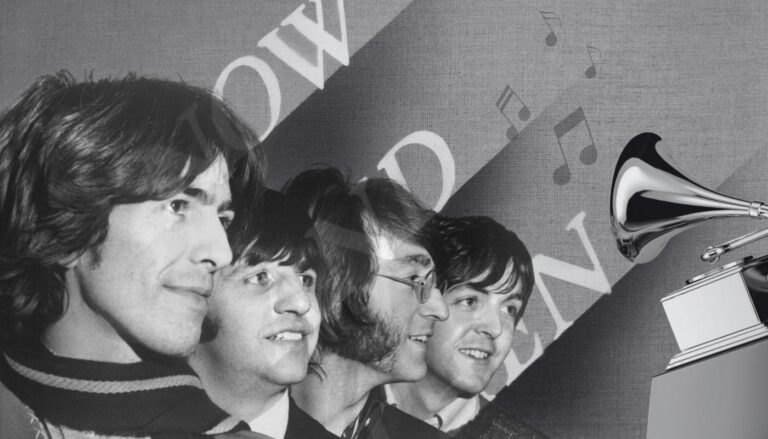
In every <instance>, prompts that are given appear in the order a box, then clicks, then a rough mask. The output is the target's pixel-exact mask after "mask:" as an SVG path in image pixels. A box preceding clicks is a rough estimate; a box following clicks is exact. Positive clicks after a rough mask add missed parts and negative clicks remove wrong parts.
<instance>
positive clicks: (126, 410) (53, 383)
mask: <svg viewBox="0 0 768 439" xmlns="http://www.w3.org/2000/svg"><path fill="white" fill-rule="evenodd" d="M0 381H2V382H3V384H5V386H6V387H8V388H9V389H10V390H11V391H12V392H13V393H14V394H15V395H16V396H17V397H18V398H19V399H20V400H21V401H22V402H23V403H24V404H26V405H27V406H28V407H29V408H30V409H31V410H32V411H33V412H34V415H35V416H36V417H37V418H38V419H40V420H41V421H43V422H41V424H42V425H43V426H44V427H45V426H46V425H51V426H55V428H56V429H57V430H61V429H62V428H63V429H65V430H74V431H80V432H89V433H95V436H100V435H107V436H111V437H115V436H116V437H153V438H183V437H198V436H202V435H207V434H218V433H223V432H226V431H231V430H242V429H246V430H247V425H245V424H243V423H240V422H238V421H237V420H236V419H234V418H232V417H229V416H228V415H227V414H226V413H224V412H223V411H222V410H221V409H219V408H218V407H217V406H216V405H214V404H213V402H211V400H210V399H209V398H208V396H207V395H206V393H205V391H204V390H203V388H202V384H201V382H200V379H199V378H198V377H197V376H196V375H195V374H194V372H192V369H190V368H189V366H187V364H186V363H185V362H184V361H182V360H176V359H174V360H169V362H168V363H159V362H150V361H142V362H139V363H132V364H119V363H104V362H97V361H88V360H76V359H71V358H63V357H58V356H55V355H53V354H51V353H50V352H48V351H47V350H46V349H45V348H44V347H42V345H40V344H38V345H37V346H24V347H19V346H14V347H3V349H2V351H0Z"/></svg>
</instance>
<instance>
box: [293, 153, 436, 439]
mask: <svg viewBox="0 0 768 439" xmlns="http://www.w3.org/2000/svg"><path fill="white" fill-rule="evenodd" d="M284 192H285V193H286V194H287V195H288V196H289V197H293V198H295V199H297V200H299V202H301V203H302V204H304V205H305V206H307V207H306V210H307V211H308V212H309V214H310V216H311V217H312V220H313V222H314V229H315V232H316V235H315V237H316V239H317V240H318V242H319V245H320V248H321V249H322V254H323V256H324V258H325V261H326V264H327V265H328V272H329V275H328V276H327V280H326V281H323V282H321V284H320V285H319V288H318V301H319V304H320V310H321V313H322V323H321V326H320V339H319V342H318V363H319V364H318V373H316V374H315V373H313V374H309V375H308V376H307V378H306V379H305V380H304V381H303V382H301V383H300V384H298V385H296V386H294V387H293V396H294V397H295V398H296V401H297V403H298V404H299V406H300V407H301V408H303V409H304V410H306V411H307V413H309V414H310V415H311V416H312V417H314V418H315V419H317V420H318V421H319V422H320V423H321V424H323V426H325V428H327V429H328V430H329V431H330V432H331V433H334V434H336V435H339V436H341V437H342V438H344V439H358V438H378V437H382V438H383V437H397V438H400V439H404V438H409V437H413V438H430V437H440V436H441V434H440V432H439V431H438V430H435V429H433V428H431V427H429V426H428V425H426V424H424V423H422V422H420V421H419V420H418V419H415V418H413V417H411V416H409V415H407V414H405V413H403V412H400V411H398V410H393V409H392V408H391V407H389V406H387V405H386V404H381V403H379V402H378V401H376V400H375V399H373V398H370V395H371V391H372V390H373V389H375V388H376V387H377V386H380V385H382V384H384V383H389V382H395V381H415V380H419V379H421V378H423V377H424V374H425V373H426V365H425V364H424V355H425V352H426V342H427V340H428V339H429V337H430V336H431V335H432V325H433V323H434V322H435V321H437V320H444V319H445V318H446V317H447V312H446V311H447V310H446V306H445V303H444V302H443V299H442V297H441V296H440V292H439V291H438V290H437V289H436V288H435V282H434V280H435V277H434V264H433V262H432V257H431V256H430V252H429V250H428V247H427V243H428V242H430V240H429V239H428V236H427V234H426V231H425V229H424V227H423V226H424V225H425V224H426V222H427V221H428V220H429V217H430V216H431V215H430V212H428V211H427V210H425V209H424V208H423V207H422V206H421V205H420V204H419V203H418V202H417V201H416V199H415V198H414V197H413V196H412V195H411V194H410V193H408V192H407V191H406V190H405V189H403V188H402V187H401V186H399V185H398V184H397V183H395V182H393V181H391V180H387V179H370V180H366V181H364V182H361V183H357V184H355V185H352V184H350V183H349V182H348V181H347V180H346V178H345V177H344V176H343V175H342V174H341V173H340V172H339V171H338V170H336V169H333V168H323V169H311V170H307V171H304V172H302V173H301V174H299V175H298V176H297V177H295V178H294V179H293V180H292V181H291V182H289V184H288V185H287V186H286V188H285V189H284Z"/></svg>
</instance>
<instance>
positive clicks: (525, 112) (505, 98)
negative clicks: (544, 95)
mask: <svg viewBox="0 0 768 439" xmlns="http://www.w3.org/2000/svg"><path fill="white" fill-rule="evenodd" d="M512 97H515V98H516V99H517V101H518V102H520V110H519V111H518V112H517V117H518V118H519V119H520V120H522V121H526V120H528V118H530V117H531V110H530V109H529V108H528V106H527V105H525V102H523V100H522V99H520V96H518V94H517V93H515V91H514V90H512V88H511V87H510V86H509V85H507V86H506V87H504V90H503V91H502V92H501V96H499V99H498V100H496V108H498V109H499V112H500V113H501V115H502V116H504V118H506V119H507V121H509V128H508V129H507V138H508V139H509V140H514V139H515V138H516V137H517V135H518V134H519V133H518V132H517V128H515V125H514V123H513V122H512V119H510V118H509V116H507V114H506V113H505V110H506V108H507V105H508V104H509V101H510V100H512Z"/></svg>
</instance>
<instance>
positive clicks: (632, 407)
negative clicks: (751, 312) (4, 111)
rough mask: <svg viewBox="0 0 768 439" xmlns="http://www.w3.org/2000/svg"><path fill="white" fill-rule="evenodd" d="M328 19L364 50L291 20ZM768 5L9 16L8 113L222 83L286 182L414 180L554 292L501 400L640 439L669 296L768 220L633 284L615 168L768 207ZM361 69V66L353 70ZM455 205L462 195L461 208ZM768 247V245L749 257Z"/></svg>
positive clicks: (81, 8)
mask: <svg viewBox="0 0 768 439" xmlns="http://www.w3.org/2000/svg"><path fill="white" fill-rule="evenodd" d="M318 5H321V6H322V11H323V17H324V20H323V26H322V28H324V32H327V35H326V37H328V38H330V39H331V40H341V39H342V38H341V35H343V31H346V36H347V40H346V41H338V42H333V41H332V42H331V43H327V41H329V40H328V39H326V40H325V41H326V42H325V43H318V42H319V41H322V40H320V39H318V38H320V37H322V35H321V34H318V33H311V32H310V35H307V34H302V33H301V31H299V30H297V28H296V27H295V26H293V25H291V24H290V20H288V22H286V21H285V20H286V19H287V18H288V17H289V16H292V14H295V13H297V12H296V10H297V8H300V7H302V6H303V7H304V10H303V12H302V11H299V12H298V13H301V14H304V15H305V17H309V19H311V20H313V21H317V16H316V12H317V11H318V9H319V8H318ZM766 8H768V6H766V3H765V2H763V1H742V2H738V3H735V2H730V1H654V2H644V1H628V0H625V1H611V2H609V1H594V0H587V1H580V2H565V1H540V2H525V3H523V2H512V1H475V2H461V1H419V0H417V1H414V2H410V1H407V0H401V1H395V2H386V3H384V2H376V1H374V0H358V1H354V2H351V1H347V2H341V1H340V0H323V1H322V2H318V1H299V0H292V1H256V2H254V1H233V2H213V1H208V2H203V1H195V2H188V1H184V2H182V1H170V2H162V3H160V2H149V1H137V2H117V1H112V2H96V1H62V2H40V1H23V2H22V1H5V2H4V8H3V14H2V15H0V60H1V61H2V67H0V85H1V86H0V105H2V106H3V107H6V106H8V105H10V104H11V103H12V102H13V101H14V99H15V98H16V96H18V94H19V93H20V92H21V91H22V90H23V89H24V88H26V87H27V86H28V85H29V83H31V81H32V80H33V79H34V78H35V77H37V76H38V75H42V74H46V73H51V72H54V71H56V70H58V69H62V68H65V69H68V70H70V71H72V72H73V73H74V74H75V75H76V76H78V77H83V76H85V75H86V74H90V73H92V74H93V76H94V77H96V78H100V77H106V76H112V77H120V76H123V75H125V74H126V73H128V72H129V71H135V72H137V73H139V74H143V75H152V76H162V77H168V78H182V79H184V80H186V81H187V82H190V83H193V84H195V85H201V86H204V87H208V88H211V89H213V88H214V86H215V84H216V83H217V81H219V82H220V83H222V84H223V85H224V86H223V95H224V97H225V98H226V99H227V100H228V101H230V102H231V103H232V104H233V105H234V106H235V107H236V108H237V109H238V110H239V111H241V112H242V113H243V114H244V115H245V116H246V118H247V119H248V120H249V122H250V123H252V124H253V126H254V127H255V128H256V129H257V130H258V131H259V132H260V133H262V134H266V133H267V131H269V136H266V139H265V148H266V151H267V155H268V157H269V161H270V174H269V182H270V184H271V185H273V186H279V185H280V184H281V183H282V182H284V181H285V179H287V178H288V177H290V176H291V175H293V174H294V173H296V172H298V171H299V170H301V169H303V168H304V167H306V166H309V165H312V164H315V163H330V164H334V165H336V166H339V167H342V168H343V169H345V170H347V171H349V172H350V173H351V174H352V175H353V176H354V177H355V178H362V177H364V176H377V175H389V176H391V177H400V178H401V179H402V181H404V182H405V183H406V184H407V185H408V186H409V188H410V189H411V190H412V191H413V192H415V193H416V194H418V195H419V196H420V197H421V198H422V200H424V201H425V202H426V203H427V204H430V205H432V206H435V205H436V204H438V203H439V206H438V207H442V208H443V210H444V211H446V212H448V213H452V214H486V215H491V216H494V217H496V218H497V219H498V220H500V221H502V222H503V223H505V224H506V225H507V226H509V227H512V228H513V229H515V230H516V231H517V232H518V233H519V234H520V236H521V237H522V238H523V240H524V241H525V242H526V244H527V245H528V246H529V248H530V249H531V253H532V254H534V255H535V265H536V268H537V273H538V275H539V276H538V278H537V287H536V290H535V291H534V295H533V297H532V299H531V304H530V305H529V308H528V310H527V311H526V315H525V317H524V319H523V325H522V326H521V327H520V328H519V331H518V333H517V334H516V342H515V346H514V353H513V354H511V356H510V358H508V360H507V362H506V367H505V370H504V371H503V372H502V373H500V374H498V376H497V377H496V379H495V380H494V383H493V385H492V386H491V389H489V394H490V395H491V396H493V395H495V394H497V393H498V392H499V391H500V390H501V389H502V387H504V385H505V384H508V383H510V382H512V385H511V386H510V387H507V388H506V389H505V390H503V391H502V393H501V394H499V395H498V396H497V397H498V398H499V401H501V403H502V404H505V405H507V406H508V407H510V408H512V409H514V410H515V411H516V412H518V413H519V414H520V415H521V416H523V417H524V418H526V419H528V420H529V421H530V422H531V423H532V424H533V425H535V426H537V427H539V428H541V429H542V430H543V431H544V432H546V433H550V434H552V435H553V436H558V437H606V438H608V437H637V436H643V435H644V432H645V423H646V417H647V403H648V394H649V388H650V379H651V377H652V376H653V375H654V374H656V373H659V372H661V371H662V370H663V368H664V365H665V364H666V362H667V360H668V359H669V357H670V356H671V355H672V354H674V352H675V346H674V341H673V340H672V339H671V333H670V332H669V329H668V326H667V325H666V321H665V319H664V317H663V315H662V312H661V308H660V305H659V304H658V299H659V298H660V297H661V296H663V295H664V294H665V293H667V292H670V291H672V290H675V289H677V288H679V287H681V286H682V283H683V281H684V280H685V279H686V278H689V277H691V276H693V275H695V274H697V273H700V272H703V271H705V270H707V269H708V268H709V267H708V266H705V265H703V264H702V263H700V262H697V253H698V252H699V251H700V250H701V249H703V248H705V247H706V246H707V245H710V244H714V243H717V242H719V241H725V240H728V239H730V238H733V237H735V236H737V235H738V234H741V233H744V232H746V231H749V230H751V229H752V228H754V226H755V224H750V223H749V222H748V221H746V220H734V221H729V222H720V223H717V224H710V225H706V226H704V227H702V228H700V229H698V230H695V231H691V232H688V233H686V234H684V235H681V236H680V237H679V238H677V239H676V240H675V241H673V242H672V243H671V244H670V247H669V248H668V249H667V252H666V253H665V254H663V255H662V256H661V257H660V258H659V259H658V260H656V261H654V262H652V263H651V264H648V265H645V266H641V267H637V268H632V265H631V264H630V263H629V262H627V261H625V260H623V259H622V257H621V256H620V255H619V253H618V252H617V251H616V249H615V245H614V243H613V238H612V236H611V233H610V228H609V221H608V197H609V192H610V179H611V176H612V174H613V166H614V163H615V160H616V158H617V157H618V155H619V153H620V151H621V148H622V147H623V145H624V144H625V143H626V142H627V141H628V140H629V139H630V138H631V137H632V136H634V135H635V134H638V133H640V132H643V131H653V132H656V133H658V134H659V135H660V136H661V137H662V138H663V139H664V142H663V144H664V147H665V148H666V149H667V151H668V152H669V154H670V155H671V156H672V158H673V159H674V161H675V162H676V164H677V165H678V167H679V168H680V169H681V170H683V172H684V173H685V174H687V175H689V176H691V177H692V178H693V179H694V180H696V181H699V182H701V183H702V184H704V185H705V186H708V187H713V188H718V187H719V188H720V189H722V190H723V191H724V192H726V193H729V194H732V195H735V196H739V197H743V198H750V199H758V200H760V199H765V198H768V197H766V196H765V192H766V191H765V183H766V177H764V175H763V172H761V171H762V164H763V163H766V161H765V159H766V158H767V157H766V153H765V145H764V139H766V129H768V124H766V123H765V122H764V120H763V119H764V117H765V111H764V110H765V108H766V102H767V101H766V89H767V87H768V79H767V76H766V74H765V72H766V68H767V67H768V43H767V42H766V39H765V38H764V35H765V33H766V30H768V21H767V20H768V10H766ZM294 18H295V16H294ZM315 30H317V29H315ZM273 31H276V32H277V33H275V34H272V35H273V40H272V42H273V43H274V41H276V40H275V39H274V38H278V39H279V40H280V41H282V42H284V43H285V45H286V46H285V47H282V48H279V47H278V46H275V45H274V44H273V45H272V46H270V44H269V39H265V37H267V36H268V35H270V34H271V33H272V32H273ZM318 35H320V37H318ZM318 44H319V45H320V46H323V51H325V52H326V53H325V54H322V53H321V59H322V60H323V62H322V65H320V64H318V62H317V60H318V58H317V54H318V50H317V47H318ZM345 51H347V52H348V55H349V59H348V60H344V59H339V54H340V53H343V52H345ZM342 58H343V57H342ZM297 60H299V61H300V60H304V62H305V64H300V62H298V61H297ZM233 63H234V64H233ZM234 65H240V67H238V68H237V69H234V70H233V72H232V73H231V74H230V75H229V76H228V77H224V76H223V75H222V73H223V72H224V71H225V69H226V67H227V66H234ZM257 65H258V66H261V67H259V68H261V70H258V69H254V68H253V67H254V66H257ZM302 66H303V67H302ZM265 72H266V73H265ZM270 72H271V75H272V76H270ZM313 72H314V74H315V76H312V75H313ZM317 72H320V73H319V80H318V76H317ZM268 77H269V78H273V79H274V81H272V82H270V81H269V80H268V79H269V78H268ZM275 81H276V82H275ZM275 83H276V84H277V86H275ZM513 93H514V94H513ZM278 98H279V104H278V102H277V101H278ZM521 110H522V111H521ZM280 121H281V122H282V123H280V124H279V125H278V124H277V123H278V122H280ZM404 139H406V140H404ZM403 142H404V143H403ZM400 143H403V144H402V145H400V146H402V148H400V149H397V152H396V153H395V152H393V148H394V147H395V146H396V145H398V144H400ZM585 149H586V151H585V152H584V153H583V155H582V151H583V150H585ZM393 163H397V166H394V167H393ZM451 163H452V164H453V169H451V166H450V164H451ZM566 163H567V166H568V167H567V169H566V168H565V166H564V165H565V164H566ZM395 168H397V170H399V174H398V173H397V172H395V171H396V169H395ZM566 171H567V172H566ZM566 177H568V178H566ZM442 191H448V193H452V194H454V196H453V197H452V199H451V200H450V201H448V202H447V204H446V203H444V202H443V201H445V200H444V199H441V192H442ZM443 205H444V207H443ZM766 251H768V245H766V244H759V245H755V246H753V247H749V248H748V249H745V250H743V251H740V252H738V253H737V254H735V255H734V256H733V257H731V258H729V259H728V260H732V259H735V258H736V257H737V256H743V255H746V254H757V255H760V254H764V253H765V252H766ZM553 342H554V343H553ZM524 370H525V372H523V371H524ZM521 373H522V375H520V374H521ZM518 376H519V378H517V377H518ZM516 378H517V379H516ZM513 381H514V382H513Z"/></svg>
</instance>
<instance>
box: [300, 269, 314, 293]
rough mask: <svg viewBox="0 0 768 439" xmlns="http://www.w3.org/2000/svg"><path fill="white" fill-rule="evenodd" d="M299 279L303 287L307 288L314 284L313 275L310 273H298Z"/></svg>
mask: <svg viewBox="0 0 768 439" xmlns="http://www.w3.org/2000/svg"><path fill="white" fill-rule="evenodd" d="M299 280H300V281H301V285H303V286H304V288H307V289H309V288H312V287H314V286H315V277H314V276H312V275H311V274H306V273H302V274H299Z"/></svg>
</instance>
